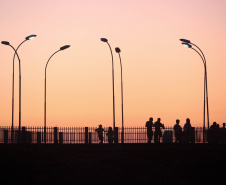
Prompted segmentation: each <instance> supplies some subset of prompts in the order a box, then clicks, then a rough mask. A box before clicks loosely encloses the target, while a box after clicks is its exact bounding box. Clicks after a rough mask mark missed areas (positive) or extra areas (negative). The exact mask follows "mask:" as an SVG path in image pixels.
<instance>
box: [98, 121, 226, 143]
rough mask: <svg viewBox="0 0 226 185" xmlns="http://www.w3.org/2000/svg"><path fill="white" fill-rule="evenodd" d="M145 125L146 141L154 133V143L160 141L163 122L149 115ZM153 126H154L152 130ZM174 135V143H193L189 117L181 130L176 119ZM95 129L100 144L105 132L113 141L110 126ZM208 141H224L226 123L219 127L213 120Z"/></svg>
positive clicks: (100, 126)
mask: <svg viewBox="0 0 226 185" xmlns="http://www.w3.org/2000/svg"><path fill="white" fill-rule="evenodd" d="M145 126H146V127H147V138H148V143H151V141H152V138H153V135H154V143H160V139H161V137H162V131H161V128H163V129H165V126H164V124H162V123H161V119H160V118H158V119H157V121H156V122H154V123H153V118H152V117H150V118H149V121H147V122H146V125H145ZM153 127H154V128H155V130H154V132H153V130H152V129H153ZM173 130H174V135H175V143H182V142H183V143H194V142H195V128H194V127H192V126H191V122H190V119H189V118H187V119H186V123H185V124H184V127H183V131H182V127H181V126H180V120H179V119H177V120H176V124H175V125H174V127H173ZM95 131H96V132H97V133H98V138H99V140H100V144H102V143H103V133H104V132H107V133H106V135H107V136H108V143H110V144H112V143H113V142H114V131H113V130H112V127H109V128H108V131H105V130H104V129H103V127H102V125H99V127H98V128H97V129H95ZM207 136H208V142H210V143H218V142H225V143H226V124H225V123H223V127H222V128H220V127H219V125H218V124H217V123H216V122H213V125H211V126H210V129H209V131H208V135H207Z"/></svg>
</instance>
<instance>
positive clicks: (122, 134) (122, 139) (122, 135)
mask: <svg viewBox="0 0 226 185" xmlns="http://www.w3.org/2000/svg"><path fill="white" fill-rule="evenodd" d="M121 143H124V132H121Z"/></svg>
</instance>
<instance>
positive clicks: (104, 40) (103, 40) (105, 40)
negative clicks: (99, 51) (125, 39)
mask: <svg viewBox="0 0 226 185" xmlns="http://www.w3.org/2000/svg"><path fill="white" fill-rule="evenodd" d="M100 40H101V41H102V42H107V41H108V39H106V38H101V39H100Z"/></svg>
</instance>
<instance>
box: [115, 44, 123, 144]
mask: <svg viewBox="0 0 226 185" xmlns="http://www.w3.org/2000/svg"><path fill="white" fill-rule="evenodd" d="M115 51H116V53H118V55H119V60H120V66H121V104H122V133H121V137H122V138H121V142H122V143H124V116H123V80H122V61H121V55H120V52H121V50H120V48H118V47H117V48H115Z"/></svg>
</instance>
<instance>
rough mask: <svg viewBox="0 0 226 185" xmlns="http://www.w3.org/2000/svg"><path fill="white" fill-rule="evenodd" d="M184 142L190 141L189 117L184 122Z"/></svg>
mask: <svg viewBox="0 0 226 185" xmlns="http://www.w3.org/2000/svg"><path fill="white" fill-rule="evenodd" d="M184 142H186V143H189V142H192V127H191V122H190V119H189V118H187V119H186V123H185V124H184Z"/></svg>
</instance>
